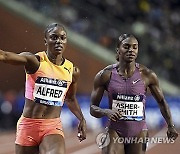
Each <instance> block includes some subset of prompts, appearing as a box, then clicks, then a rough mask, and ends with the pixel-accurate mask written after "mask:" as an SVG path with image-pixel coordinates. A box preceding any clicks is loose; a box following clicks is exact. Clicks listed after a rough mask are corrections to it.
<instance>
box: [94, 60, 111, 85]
mask: <svg viewBox="0 0 180 154" xmlns="http://www.w3.org/2000/svg"><path fill="white" fill-rule="evenodd" d="M113 67H114V65H113V64H112V65H108V66H106V67H105V68H104V69H102V70H100V71H99V72H98V73H97V74H96V76H95V81H96V82H98V83H101V84H102V85H104V84H106V83H108V82H109V80H110V77H111V72H112V69H113Z"/></svg>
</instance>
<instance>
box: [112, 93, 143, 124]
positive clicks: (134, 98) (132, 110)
mask: <svg viewBox="0 0 180 154" xmlns="http://www.w3.org/2000/svg"><path fill="white" fill-rule="evenodd" d="M142 101H143V96H142V95H122V94H117V95H116V94H114V95H113V102H112V109H113V110H118V111H119V112H121V113H122V115H123V116H122V118H121V119H124V120H136V121H140V120H143V117H144V105H143V102H142Z"/></svg>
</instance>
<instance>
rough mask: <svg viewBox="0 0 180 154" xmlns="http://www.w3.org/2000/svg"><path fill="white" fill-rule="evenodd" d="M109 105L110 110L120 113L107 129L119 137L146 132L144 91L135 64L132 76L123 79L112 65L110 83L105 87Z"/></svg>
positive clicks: (137, 67) (137, 66)
mask: <svg viewBox="0 0 180 154" xmlns="http://www.w3.org/2000/svg"><path fill="white" fill-rule="evenodd" d="M106 89H107V91H108V98H109V104H110V106H112V110H118V111H119V112H122V114H123V116H122V118H121V119H119V120H118V121H116V122H114V121H110V123H109V126H108V127H109V128H110V129H114V130H115V131H116V132H117V134H118V135H119V136H121V137H135V136H137V135H138V134H139V133H140V132H141V131H142V130H147V125H146V122H145V112H144V110H145V101H146V96H145V93H146V89H145V85H144V82H143V80H142V77H141V75H140V71H139V64H137V63H136V68H135V72H134V74H133V75H132V76H131V77H130V78H125V77H123V76H121V75H119V74H118V72H117V69H116V64H114V65H113V68H112V74H111V79H110V82H109V84H108V86H107V88H106Z"/></svg>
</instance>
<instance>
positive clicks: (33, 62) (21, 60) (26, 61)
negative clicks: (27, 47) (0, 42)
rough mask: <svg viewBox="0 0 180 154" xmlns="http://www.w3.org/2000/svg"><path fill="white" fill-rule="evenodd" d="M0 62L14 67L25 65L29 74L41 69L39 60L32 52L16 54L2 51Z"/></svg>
mask: <svg viewBox="0 0 180 154" xmlns="http://www.w3.org/2000/svg"><path fill="white" fill-rule="evenodd" d="M0 61H2V62H4V63H8V64H12V65H24V66H25V68H26V71H27V72H34V71H35V70H37V68H38V67H39V61H38V59H37V58H36V56H35V55H34V54H32V53H30V52H23V53H20V54H16V53H13V52H8V51H3V50H0Z"/></svg>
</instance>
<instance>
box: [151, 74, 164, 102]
mask: <svg viewBox="0 0 180 154" xmlns="http://www.w3.org/2000/svg"><path fill="white" fill-rule="evenodd" d="M148 78H149V89H150V91H151V93H152V95H153V96H154V98H155V99H156V101H157V102H158V103H160V102H161V101H162V100H164V95H163V92H162V90H161V88H160V85H159V80H158V77H157V75H156V74H155V73H154V72H153V71H150V72H149V75H148Z"/></svg>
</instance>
